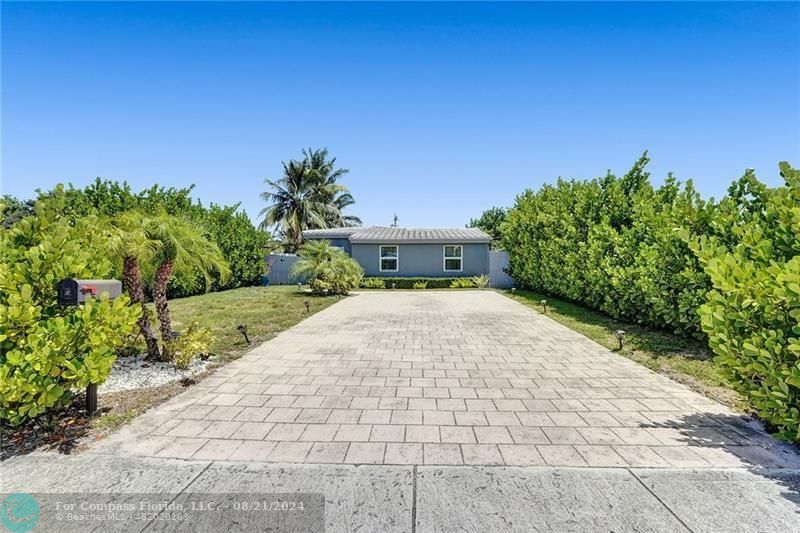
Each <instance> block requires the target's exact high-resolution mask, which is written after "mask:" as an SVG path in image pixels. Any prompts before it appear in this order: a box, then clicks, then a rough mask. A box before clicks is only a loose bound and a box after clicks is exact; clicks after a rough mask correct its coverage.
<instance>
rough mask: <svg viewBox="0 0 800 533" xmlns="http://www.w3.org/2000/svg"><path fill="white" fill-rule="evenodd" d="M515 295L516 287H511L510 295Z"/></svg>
mask: <svg viewBox="0 0 800 533" xmlns="http://www.w3.org/2000/svg"><path fill="white" fill-rule="evenodd" d="M516 295H517V288H516V287H511V296H512V297H515V296H516Z"/></svg>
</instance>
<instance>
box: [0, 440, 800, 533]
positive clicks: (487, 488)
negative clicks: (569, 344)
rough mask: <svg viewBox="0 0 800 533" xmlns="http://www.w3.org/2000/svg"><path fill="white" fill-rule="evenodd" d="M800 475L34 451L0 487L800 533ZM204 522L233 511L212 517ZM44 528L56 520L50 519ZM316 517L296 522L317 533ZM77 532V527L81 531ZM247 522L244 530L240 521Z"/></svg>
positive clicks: (474, 527) (395, 525) (463, 518)
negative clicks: (310, 499)
mask: <svg viewBox="0 0 800 533" xmlns="http://www.w3.org/2000/svg"><path fill="white" fill-rule="evenodd" d="M799 491H800V472H798V471H796V470H795V471H792V470H769V471H766V470H765V471H761V472H758V473H756V472H752V471H747V470H743V469H729V470H719V469H704V470H673V469H634V468H594V469H588V468H549V467H502V466H495V467H475V466H451V467H448V466H386V465H362V466H357V465H289V464H269V463H253V462H249V463H236V462H208V461H182V460H175V459H159V458H138V457H111V456H104V457H103V458H102V460H98V456H96V455H93V454H82V455H78V456H57V455H55V454H33V455H29V456H26V457H17V458H14V459H11V460H9V461H7V462H5V463H4V464H3V465H2V466H0V492H2V493H3V495H5V494H6V493H9V492H27V493H34V494H36V493H42V492H46V493H52V492H61V493H66V492H77V493H84V494H87V493H113V494H114V496H113V497H111V498H112V499H113V501H117V502H119V501H125V496H126V495H128V496H129V498H133V494H136V493H163V494H170V493H171V494H174V495H176V496H175V497H177V494H178V493H182V494H187V493H218V494H220V496H219V497H220V498H221V499H223V500H224V499H225V498H226V496H225V493H229V494H231V496H228V498H234V496H233V494H235V493H322V494H323V495H324V498H325V512H324V522H325V531H327V532H338V531H384V532H394V531H396V532H407V531H417V532H428V531H474V532H484V531H498V532H499V531H519V532H531V531H558V532H563V531H586V532H596V531H616V532H622V531H636V532H646V531H652V532H661V531H663V532H677V531H695V532H705V531H708V532H722V531H724V532H736V531H742V532H752V531H786V532H789V531H800V514H799V511H800V507H799V506H798V504H799V503H800V492H799ZM204 519H205V522H203V526H202V529H197V528H191V529H193V530H195V531H211V530H213V531H223V530H231V529H229V528H231V527H234V528H235V525H234V524H233V523H232V522H231V521H230V516H227V517H226V516H223V515H222V514H219V513H217V514H215V513H207V516H205V518H204ZM40 527H41V529H35V530H34V531H39V530H41V531H47V530H51V531H52V530H54V528H53V527H52V524H51V526H50V527H48V525H47V522H46V518H45V517H44V515H43V517H42V522H41V523H40ZM318 527H319V526H318V524H315V523H314V522H313V520H312V517H309V523H304V522H303V519H302V516H300V517H299V518H297V517H296V519H295V521H294V522H293V523H292V526H291V529H282V530H284V531H287V530H291V531H305V530H312V529H315V530H319V529H318ZM71 528H74V529H71ZM112 530H113V531H185V530H190V529H187V527H185V525H182V524H181V523H164V522H159V521H149V522H141V523H133V524H129V525H128V526H124V525H122V524H113V527H111V526H110V524H109V523H108V522H99V523H96V524H94V525H93V526H91V525H90V526H87V523H86V522H79V523H73V524H66V525H64V524H61V523H59V527H58V531H112ZM237 530H238V529H237Z"/></svg>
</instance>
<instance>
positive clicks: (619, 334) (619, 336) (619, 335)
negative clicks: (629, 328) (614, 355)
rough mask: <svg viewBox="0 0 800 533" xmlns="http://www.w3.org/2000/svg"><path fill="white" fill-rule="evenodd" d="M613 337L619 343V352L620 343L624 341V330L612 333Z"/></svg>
mask: <svg viewBox="0 0 800 533" xmlns="http://www.w3.org/2000/svg"><path fill="white" fill-rule="evenodd" d="M614 336H615V337H616V338H617V340H618V341H619V349H620V350H621V349H622V341H623V340H624V339H625V330H624V329H618V330H617V331H615V332H614Z"/></svg>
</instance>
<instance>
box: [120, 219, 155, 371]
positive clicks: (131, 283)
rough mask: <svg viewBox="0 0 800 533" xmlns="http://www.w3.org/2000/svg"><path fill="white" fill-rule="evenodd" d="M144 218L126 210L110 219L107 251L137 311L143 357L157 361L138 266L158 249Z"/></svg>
mask: <svg viewBox="0 0 800 533" xmlns="http://www.w3.org/2000/svg"><path fill="white" fill-rule="evenodd" d="M146 218H147V215H145V214H144V213H142V212H141V211H136V210H133V211H126V212H123V213H121V214H119V215H117V216H115V217H114V218H113V219H112V220H111V227H112V232H111V233H112V238H111V239H110V240H109V244H110V249H111V252H112V253H113V254H114V255H116V256H117V257H118V258H119V260H121V261H122V283H123V285H124V287H125V291H126V292H127V293H128V296H130V298H131V300H132V301H133V302H134V303H135V304H136V305H138V306H139V307H140V308H141V311H142V312H141V315H140V316H139V320H138V325H139V332H140V333H141V334H142V337H143V338H144V342H145V345H146V346H147V356H148V357H150V358H151V359H158V358H159V357H160V351H159V349H158V340H157V339H156V336H155V335H154V334H153V329H152V328H151V326H150V310H149V309H148V308H147V306H146V305H145V301H144V281H143V276H142V265H143V264H145V265H146V264H148V263H149V262H150V261H151V260H152V259H153V256H154V254H155V253H156V250H157V248H158V243H157V242H156V241H154V240H152V239H150V238H149V236H148V235H147V232H146V231H145V227H146Z"/></svg>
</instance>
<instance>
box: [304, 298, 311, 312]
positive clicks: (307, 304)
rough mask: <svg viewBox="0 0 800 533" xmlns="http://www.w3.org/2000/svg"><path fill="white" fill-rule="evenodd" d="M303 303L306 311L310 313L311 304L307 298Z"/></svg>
mask: <svg viewBox="0 0 800 533" xmlns="http://www.w3.org/2000/svg"><path fill="white" fill-rule="evenodd" d="M303 304H304V305H305V306H306V313H307V314H309V315H310V314H311V305H310V304H309V303H308V300H305V301H304V302H303Z"/></svg>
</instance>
